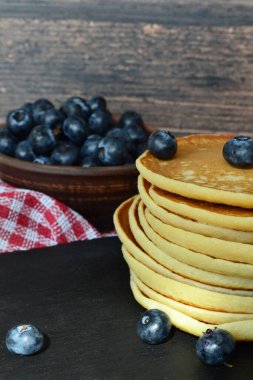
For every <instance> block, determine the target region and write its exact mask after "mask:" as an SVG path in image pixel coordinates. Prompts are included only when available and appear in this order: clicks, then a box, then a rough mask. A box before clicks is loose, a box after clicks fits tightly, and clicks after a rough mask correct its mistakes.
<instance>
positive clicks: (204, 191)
mask: <svg viewBox="0 0 253 380" xmlns="http://www.w3.org/2000/svg"><path fill="white" fill-rule="evenodd" d="M229 138H231V136H230V135H198V136H188V137H182V138H178V140H177V144H178V149H177V153H176V155H175V156H174V158H172V159H170V160H160V159H158V158H156V157H154V156H153V155H152V154H151V152H150V151H146V152H145V153H144V154H143V155H142V156H141V157H139V158H138V159H137V161H136V166H137V169H138V170H139V173H140V175H139V179H138V191H139V194H138V195H136V196H135V197H133V198H131V199H129V200H127V201H126V202H124V203H123V204H121V205H120V206H119V207H118V209H117V210H116V212H115V214H114V224H115V228H116V230H117V233H118V236H119V238H120V240H121V242H122V252H123V256H124V258H125V260H126V262H127V264H128V266H129V269H130V285H131V288H132V292H133V295H134V297H135V299H136V300H137V302H139V303H140V304H141V305H142V306H143V307H144V308H145V309H153V308H155V309H160V310H162V311H164V312H166V313H167V314H168V315H169V317H170V319H171V321H172V323H173V325H174V326H175V327H177V328H179V329H180V330H182V331H185V332H188V333H191V334H193V335H195V336H200V335H202V333H203V331H205V330H207V329H208V328H213V327H215V326H217V327H220V328H222V329H225V330H227V331H229V332H230V333H231V334H232V335H233V336H234V338H235V339H236V340H241V341H246V340H248V341H249V340H253V169H238V168H235V167H232V166H230V165H229V164H228V163H227V162H226V161H225V160H224V158H223V155H222V148H223V146H224V144H225V142H226V141H227V140H228V139H229Z"/></svg>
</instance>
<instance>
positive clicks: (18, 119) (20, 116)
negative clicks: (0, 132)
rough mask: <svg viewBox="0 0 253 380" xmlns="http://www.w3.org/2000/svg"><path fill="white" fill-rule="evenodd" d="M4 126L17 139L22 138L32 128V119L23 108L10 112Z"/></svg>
mask: <svg viewBox="0 0 253 380" xmlns="http://www.w3.org/2000/svg"><path fill="white" fill-rule="evenodd" d="M6 126H7V128H8V129H9V131H10V132H11V133H13V134H14V135H15V136H17V137H18V138H24V137H26V136H27V135H28V133H29V132H30V131H31V129H32V127H33V117H32V115H31V114H30V113H29V112H28V111H27V110H26V109H24V108H18V109H16V110H13V111H10V112H9V113H8V115H7V118H6Z"/></svg>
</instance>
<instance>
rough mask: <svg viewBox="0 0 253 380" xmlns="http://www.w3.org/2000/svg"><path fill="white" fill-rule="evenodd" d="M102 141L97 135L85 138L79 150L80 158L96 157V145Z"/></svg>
mask: <svg viewBox="0 0 253 380" xmlns="http://www.w3.org/2000/svg"><path fill="white" fill-rule="evenodd" d="M101 139H102V137H101V136H99V135H90V136H88V137H87V139H86V141H85V142H84V144H83V146H82V147H81V150H80V156H81V158H83V157H87V156H89V157H91V158H96V159H97V157H98V143H99V141H100V140H101Z"/></svg>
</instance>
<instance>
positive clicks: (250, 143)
mask: <svg viewBox="0 0 253 380" xmlns="http://www.w3.org/2000/svg"><path fill="white" fill-rule="evenodd" d="M223 157H224V158H225V160H226V161H227V162H228V163H229V164H230V165H232V166H235V167H237V168H249V167H252V166H253V140H252V139H251V138H250V137H247V136H236V137H233V138H232V139H230V140H228V141H227V142H226V143H225V144H224V146H223Z"/></svg>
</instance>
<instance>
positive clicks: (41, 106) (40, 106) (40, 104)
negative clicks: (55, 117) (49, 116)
mask: <svg viewBox="0 0 253 380" xmlns="http://www.w3.org/2000/svg"><path fill="white" fill-rule="evenodd" d="M53 107H54V105H53V103H51V102H50V101H49V100H48V99H44V98H41V99H37V100H36V101H35V102H34V103H33V119H34V123H35V125H38V124H41V122H42V121H43V116H44V114H45V113H46V112H47V111H48V110H49V109H51V108H53Z"/></svg>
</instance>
